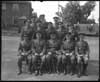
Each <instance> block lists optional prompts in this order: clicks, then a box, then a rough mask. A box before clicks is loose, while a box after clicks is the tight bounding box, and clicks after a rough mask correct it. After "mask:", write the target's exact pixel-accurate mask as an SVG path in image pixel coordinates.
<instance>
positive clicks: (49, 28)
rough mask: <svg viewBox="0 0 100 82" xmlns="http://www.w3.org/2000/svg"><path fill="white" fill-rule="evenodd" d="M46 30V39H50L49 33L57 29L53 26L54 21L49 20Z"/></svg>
mask: <svg viewBox="0 0 100 82" xmlns="http://www.w3.org/2000/svg"><path fill="white" fill-rule="evenodd" d="M45 31H46V39H47V40H49V39H50V37H49V34H50V33H51V32H54V31H56V30H55V28H54V27H53V23H52V22H48V26H47V29H46V30H45Z"/></svg>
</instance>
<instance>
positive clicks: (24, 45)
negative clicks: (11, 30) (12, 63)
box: [18, 35, 31, 75]
mask: <svg viewBox="0 0 100 82" xmlns="http://www.w3.org/2000/svg"><path fill="white" fill-rule="evenodd" d="M23 38H24V39H23V40H22V41H21V42H20V44H19V48H18V68H19V73H18V75H20V74H21V73H22V62H23V61H26V63H27V64H28V67H29V72H31V41H30V40H29V37H28V36H27V35H24V37H23Z"/></svg>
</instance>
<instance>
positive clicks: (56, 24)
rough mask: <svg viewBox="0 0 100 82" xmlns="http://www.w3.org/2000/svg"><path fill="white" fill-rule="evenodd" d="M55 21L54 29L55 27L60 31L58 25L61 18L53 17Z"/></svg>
mask: <svg viewBox="0 0 100 82" xmlns="http://www.w3.org/2000/svg"><path fill="white" fill-rule="evenodd" d="M53 19H54V25H53V26H54V27H55V29H58V23H59V17H53Z"/></svg>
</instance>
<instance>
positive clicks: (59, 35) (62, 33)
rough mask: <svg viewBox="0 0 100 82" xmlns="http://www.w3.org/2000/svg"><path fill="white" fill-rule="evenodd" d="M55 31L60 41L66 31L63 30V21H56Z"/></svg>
mask: <svg viewBox="0 0 100 82" xmlns="http://www.w3.org/2000/svg"><path fill="white" fill-rule="evenodd" d="M56 31H57V34H58V37H59V40H61V41H62V39H63V38H64V35H65V33H66V32H65V31H66V29H65V27H64V25H63V22H59V23H58V28H57V29H56Z"/></svg>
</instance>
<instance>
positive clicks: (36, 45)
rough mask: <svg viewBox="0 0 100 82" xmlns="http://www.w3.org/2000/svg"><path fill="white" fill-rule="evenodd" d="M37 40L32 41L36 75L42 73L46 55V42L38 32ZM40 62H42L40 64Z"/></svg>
mask: <svg viewBox="0 0 100 82" xmlns="http://www.w3.org/2000/svg"><path fill="white" fill-rule="evenodd" d="M35 36H36V39H34V40H32V52H33V55H34V56H33V57H34V58H33V60H34V61H33V64H34V65H35V68H36V69H35V70H36V71H35V75H38V74H41V73H42V68H43V64H44V61H45V60H44V59H45V58H44V55H45V50H46V45H45V44H46V43H45V40H43V38H42V32H41V31H37V32H36V35H35ZM39 61H40V62H39Z"/></svg>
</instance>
